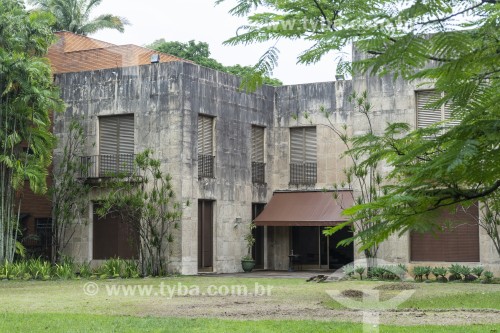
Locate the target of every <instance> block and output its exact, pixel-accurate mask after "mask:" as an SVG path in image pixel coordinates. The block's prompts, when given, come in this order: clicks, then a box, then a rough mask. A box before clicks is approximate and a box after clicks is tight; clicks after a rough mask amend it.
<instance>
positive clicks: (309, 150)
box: [304, 127, 316, 163]
mask: <svg viewBox="0 0 500 333" xmlns="http://www.w3.org/2000/svg"><path fill="white" fill-rule="evenodd" d="M304 149H305V151H304V162H306V163H316V127H306V128H304Z"/></svg>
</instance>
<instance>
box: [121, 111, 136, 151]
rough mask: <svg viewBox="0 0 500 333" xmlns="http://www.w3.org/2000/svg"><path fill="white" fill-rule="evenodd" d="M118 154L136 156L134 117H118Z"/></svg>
mask: <svg viewBox="0 0 500 333" xmlns="http://www.w3.org/2000/svg"><path fill="white" fill-rule="evenodd" d="M118 122H119V127H118V131H119V132H118V154H130V155H133V154H134V115H133V114H131V115H126V116H119V117H118Z"/></svg>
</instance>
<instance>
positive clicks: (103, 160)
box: [99, 115, 135, 176]
mask: <svg viewBox="0 0 500 333" xmlns="http://www.w3.org/2000/svg"><path fill="white" fill-rule="evenodd" d="M134 142H135V140H134V115H124V116H110V117H101V118H99V170H100V175H101V176H105V175H107V174H110V173H115V172H119V171H120V172H123V171H126V172H131V171H132V167H133V162H134Z"/></svg>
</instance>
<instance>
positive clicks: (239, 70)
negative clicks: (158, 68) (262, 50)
mask: <svg viewBox="0 0 500 333" xmlns="http://www.w3.org/2000/svg"><path fill="white" fill-rule="evenodd" d="M147 47H149V48H151V49H153V50H157V51H160V52H164V53H168V54H171V55H174V56H177V57H179V58H183V59H187V60H191V61H194V62H195V63H197V64H198V65H201V66H205V67H208V68H212V69H215V70H218V71H222V72H226V73H230V74H233V75H237V76H242V77H243V78H245V77H247V76H248V75H249V74H251V73H253V72H254V67H253V66H241V65H234V66H224V65H223V64H221V63H220V62H218V61H217V60H215V59H213V58H210V47H209V45H208V44H207V43H204V42H196V41H194V40H190V41H189V42H187V43H182V42H167V41H165V40H164V39H159V40H156V41H154V42H153V43H152V44H150V45H148V46H147ZM271 75H272V73H270V72H269V75H263V76H262V78H260V79H261V81H262V82H261V84H269V85H272V86H280V85H282V82H281V81H280V80H278V79H274V78H272V77H271Z"/></svg>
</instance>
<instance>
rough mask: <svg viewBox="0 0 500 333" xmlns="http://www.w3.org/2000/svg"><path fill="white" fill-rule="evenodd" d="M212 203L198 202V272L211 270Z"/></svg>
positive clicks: (206, 201)
mask: <svg viewBox="0 0 500 333" xmlns="http://www.w3.org/2000/svg"><path fill="white" fill-rule="evenodd" d="M213 216H214V215H213V201H208V200H199V201H198V270H200V271H212V270H213V230H214V223H213Z"/></svg>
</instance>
